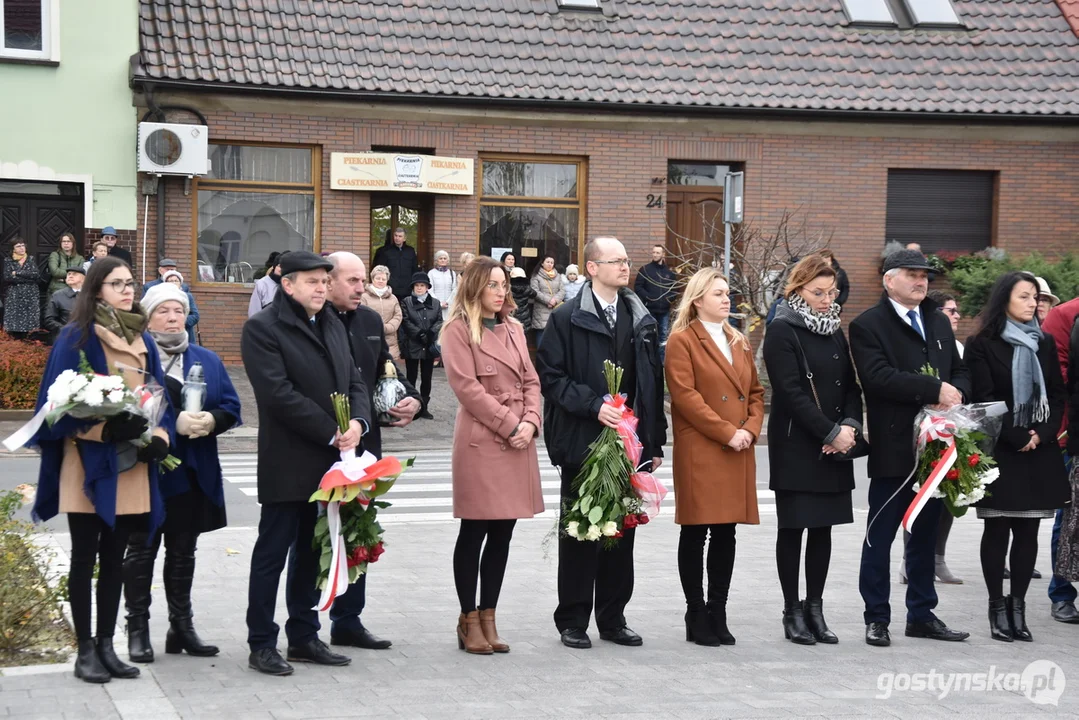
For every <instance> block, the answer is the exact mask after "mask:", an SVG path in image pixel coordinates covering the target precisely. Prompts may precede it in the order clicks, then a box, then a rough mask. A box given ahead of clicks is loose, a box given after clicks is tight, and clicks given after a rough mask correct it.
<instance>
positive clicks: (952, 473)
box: [944, 468, 959, 480]
mask: <svg viewBox="0 0 1079 720" xmlns="http://www.w3.org/2000/svg"><path fill="white" fill-rule="evenodd" d="M944 479H945V480H958V479H959V471H958V470H956V469H955V468H952V469H951V470H949V471H948V474H947V475H945V476H944Z"/></svg>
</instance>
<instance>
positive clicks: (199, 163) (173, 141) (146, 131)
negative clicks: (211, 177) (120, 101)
mask: <svg viewBox="0 0 1079 720" xmlns="http://www.w3.org/2000/svg"><path fill="white" fill-rule="evenodd" d="M209 140H210V132H209V128H207V127H206V126H205V125H185V124H183V123H152V122H143V123H139V166H138V171H139V172H144V173H152V174H154V175H187V176H188V177H190V176H192V175H205V174H206V173H208V172H210V160H209V154H208V153H209Z"/></svg>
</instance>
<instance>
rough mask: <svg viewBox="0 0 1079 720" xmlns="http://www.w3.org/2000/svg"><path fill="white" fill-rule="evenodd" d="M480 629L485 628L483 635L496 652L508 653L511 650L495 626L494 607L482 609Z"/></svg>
mask: <svg viewBox="0 0 1079 720" xmlns="http://www.w3.org/2000/svg"><path fill="white" fill-rule="evenodd" d="M480 629H482V630H483V636H484V637H485V638H487V642H488V643H489V644H490V645H491V649H492V650H494V651H495V652H496V653H508V652H509V651H510V646H509V645H507V644H506V641H505V640H503V639H502V638H500V637H498V628H497V627H495V609H494V608H490V609H488V610H480Z"/></svg>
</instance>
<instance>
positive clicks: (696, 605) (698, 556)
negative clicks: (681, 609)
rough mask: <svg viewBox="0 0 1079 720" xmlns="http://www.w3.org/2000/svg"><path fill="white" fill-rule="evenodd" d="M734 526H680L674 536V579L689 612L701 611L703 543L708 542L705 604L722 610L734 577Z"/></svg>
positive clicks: (702, 605)
mask: <svg viewBox="0 0 1079 720" xmlns="http://www.w3.org/2000/svg"><path fill="white" fill-rule="evenodd" d="M734 527H735V526H734V523H725V524H722V525H683V526H682V531H681V534H679V536H678V577H679V578H681V580H682V592H683V593H684V594H685V596H686V606H687V607H688V608H689V609H690V610H700V609H701V608H703V607H704V541H705V538H706V536H707V535H708V533H709V531H711V533H712V537H711V540H710V541H709V542H708V604H709V605H717V606H725V605H726V604H727V593H728V592H729V591H730V589H731V575H732V574H733V573H734V546H735V540H734Z"/></svg>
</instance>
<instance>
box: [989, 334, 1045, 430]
mask: <svg viewBox="0 0 1079 720" xmlns="http://www.w3.org/2000/svg"><path fill="white" fill-rule="evenodd" d="M1000 337H1001V339H1002V340H1004V342H1006V343H1008V344H1009V345H1011V346H1012V413H1013V415H1014V422H1015V426H1016V427H1030V426H1031V425H1033V424H1034V423H1040V422H1045V421H1046V420H1048V419H1049V400H1048V398H1047V397H1046V394H1045V378H1044V377H1043V376H1042V366H1041V363H1039V362H1038V345H1039V343H1041V340H1042V338H1043V337H1044V335H1043V334H1042V331H1041V328H1039V327H1038V323H1037V322H1036V321H1035V320H1030V321H1029V322H1025V323H1017V322H1015V321H1014V320H1012V319H1011V318H1008V319H1007V320H1005V321H1004V329H1003V330H1001V331H1000ZM1054 360H1055V359H1054Z"/></svg>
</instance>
